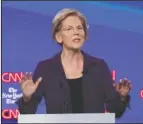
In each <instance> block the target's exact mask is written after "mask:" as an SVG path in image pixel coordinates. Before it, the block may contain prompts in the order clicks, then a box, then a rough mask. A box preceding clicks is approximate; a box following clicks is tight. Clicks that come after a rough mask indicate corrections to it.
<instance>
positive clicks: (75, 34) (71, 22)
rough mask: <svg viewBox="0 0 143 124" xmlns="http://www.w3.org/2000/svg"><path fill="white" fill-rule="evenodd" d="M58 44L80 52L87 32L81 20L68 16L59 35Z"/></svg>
mask: <svg viewBox="0 0 143 124" xmlns="http://www.w3.org/2000/svg"><path fill="white" fill-rule="evenodd" d="M56 38H57V41H58V43H62V44H63V47H64V48H67V49H71V50H78V49H80V48H81V47H82V45H83V43H84V41H85V31H84V28H83V25H82V23H81V20H80V19H79V17H77V16H68V17H67V18H66V19H65V20H63V22H62V27H61V30H60V32H59V33H58V35H57V37H56Z"/></svg>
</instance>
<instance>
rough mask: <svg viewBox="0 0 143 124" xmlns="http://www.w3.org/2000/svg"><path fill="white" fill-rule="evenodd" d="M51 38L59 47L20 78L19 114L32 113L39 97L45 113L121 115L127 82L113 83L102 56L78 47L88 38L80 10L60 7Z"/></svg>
mask: <svg viewBox="0 0 143 124" xmlns="http://www.w3.org/2000/svg"><path fill="white" fill-rule="evenodd" d="M52 24H53V38H54V40H55V41H56V42H57V43H58V44H59V45H61V47H62V50H61V52H60V53H57V55H55V56H54V57H53V58H50V59H47V60H44V61H41V62H39V64H38V65H37V67H36V70H35V72H34V74H33V78H32V75H31V74H26V75H24V77H23V79H22V81H21V89H22V92H23V97H22V98H21V99H20V100H18V101H17V104H18V107H19V111H20V113H22V114H32V113H35V112H36V110H37V106H38V104H39V102H40V101H41V99H42V97H44V99H45V105H46V110H47V113H104V111H105V104H106V109H107V111H109V112H113V113H115V114H116V117H121V116H122V114H123V113H124V111H125V109H126V107H127V105H128V103H129V95H128V93H129V91H130V89H131V84H130V81H129V80H127V79H121V80H120V81H119V83H118V84H116V85H115V84H114V86H113V81H112V77H111V74H110V70H109V69H108V66H107V64H106V62H105V61H104V60H103V59H99V58H96V57H92V56H90V55H88V54H87V53H85V52H84V51H82V50H81V48H82V46H83V44H84V42H85V41H86V39H87V37H88V36H87V35H88V33H87V28H88V26H87V22H86V19H85V17H84V15H83V14H82V13H80V12H79V11H77V10H74V9H63V10H61V11H60V12H59V13H58V14H57V15H56V16H55V17H54V19H53V23H52Z"/></svg>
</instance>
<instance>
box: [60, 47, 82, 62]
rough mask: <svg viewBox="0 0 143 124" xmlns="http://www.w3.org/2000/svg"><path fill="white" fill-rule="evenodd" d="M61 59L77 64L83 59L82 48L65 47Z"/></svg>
mask: <svg viewBox="0 0 143 124" xmlns="http://www.w3.org/2000/svg"><path fill="white" fill-rule="evenodd" d="M61 59H62V61H64V62H67V63H70V64H75V63H79V62H81V61H82V60H83V56H82V53H81V51H80V50H66V49H63V51H62V54H61Z"/></svg>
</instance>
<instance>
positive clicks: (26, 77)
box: [21, 72, 32, 83]
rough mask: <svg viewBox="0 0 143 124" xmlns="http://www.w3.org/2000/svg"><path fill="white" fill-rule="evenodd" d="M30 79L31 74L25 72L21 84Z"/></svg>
mask: <svg viewBox="0 0 143 124" xmlns="http://www.w3.org/2000/svg"><path fill="white" fill-rule="evenodd" d="M31 79H32V72H29V73H28V72H26V73H25V74H24V75H23V77H22V79H21V83H23V82H25V81H26V80H31Z"/></svg>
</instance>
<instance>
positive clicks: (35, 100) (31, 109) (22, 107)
mask: <svg viewBox="0 0 143 124" xmlns="http://www.w3.org/2000/svg"><path fill="white" fill-rule="evenodd" d="M39 77H41V64H40V63H39V64H38V65H37V67H36V69H35V71H34V74H33V82H34V83H35V81H36V80H37V79H38V78H39ZM42 96H43V90H42V82H40V84H39V86H38V87H37V89H36V91H35V92H34V94H33V95H32V97H31V99H30V101H29V102H28V103H25V102H24V100H23V97H22V98H20V99H19V100H18V101H16V104H17V105H18V110H19V112H20V114H34V113H36V110H37V107H38V104H39V103H40V101H41V99H42Z"/></svg>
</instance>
